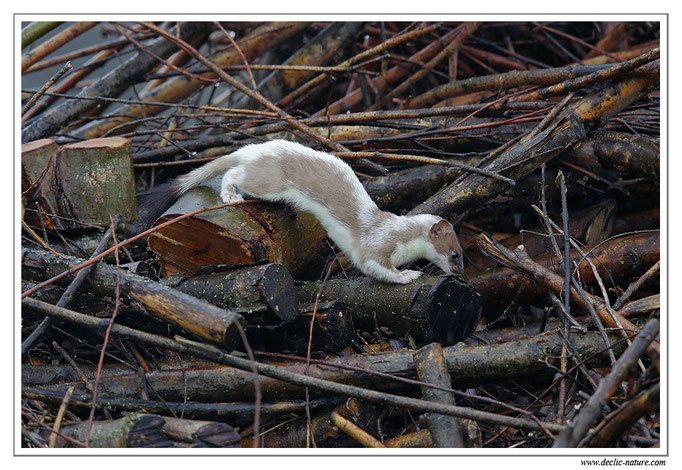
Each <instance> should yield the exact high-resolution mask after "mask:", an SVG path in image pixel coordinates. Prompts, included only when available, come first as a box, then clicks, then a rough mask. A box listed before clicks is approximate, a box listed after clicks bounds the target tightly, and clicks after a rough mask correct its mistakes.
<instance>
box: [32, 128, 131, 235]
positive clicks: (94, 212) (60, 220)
mask: <svg viewBox="0 0 682 470" xmlns="http://www.w3.org/2000/svg"><path fill="white" fill-rule="evenodd" d="M29 189H31V191H30V194H29V196H30V197H32V198H33V200H35V202H36V203H37V204H38V206H39V207H40V210H41V211H42V213H43V223H44V224H45V226H46V227H49V228H56V229H69V228H82V227H83V226H89V225H98V226H101V227H108V226H109V225H110V224H111V219H110V217H113V216H115V215H116V214H120V215H121V217H122V221H124V222H131V221H133V220H136V219H137V199H136V197H135V178H134V174H133V166H132V153H131V149H130V141H129V140H128V139H124V138H122V137H111V138H105V139H93V140H88V141H83V142H78V143H75V144H68V145H65V146H63V147H61V148H58V147H57V145H56V144H55V143H54V141H53V140H51V139H41V140H37V141H33V142H30V143H27V144H24V145H23V146H22V191H24V192H25V191H27V190H29ZM30 209H32V208H31V207H30V206H29V211H28V214H29V216H30V217H29V221H31V222H32V223H33V224H37V223H39V222H37V221H38V220H39V219H38V214H36V213H35V212H33V211H31V210H30Z"/></svg>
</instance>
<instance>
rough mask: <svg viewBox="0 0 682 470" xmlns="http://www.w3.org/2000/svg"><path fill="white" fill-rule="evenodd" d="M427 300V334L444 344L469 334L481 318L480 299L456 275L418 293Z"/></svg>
mask: <svg viewBox="0 0 682 470" xmlns="http://www.w3.org/2000/svg"><path fill="white" fill-rule="evenodd" d="M422 296H424V300H426V301H428V320H429V321H428V331H427V337H429V338H432V339H433V340H434V341H438V342H439V343H441V344H443V345H451V344H455V343H457V342H459V341H463V340H464V338H466V337H467V336H469V334H471V332H472V331H474V328H476V325H477V324H478V321H479V320H480V319H481V301H480V296H479V294H478V293H477V292H476V290H475V289H474V288H473V287H471V286H470V285H469V284H467V283H466V282H464V281H462V280H461V279H459V278H456V277H447V278H445V280H444V281H443V282H442V283H441V284H438V285H436V286H434V287H433V288H432V289H431V290H429V291H426V290H425V291H424V292H421V291H420V294H418V298H417V299H416V301H415V303H414V304H413V310H414V307H415V306H418V305H420V303H421V300H420V298H421V297H422Z"/></svg>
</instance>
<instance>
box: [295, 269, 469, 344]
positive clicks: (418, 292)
mask: <svg viewBox="0 0 682 470" xmlns="http://www.w3.org/2000/svg"><path fill="white" fill-rule="evenodd" d="M319 290H320V283H319V282H302V283H300V285H299V299H300V301H301V302H302V303H309V302H314V301H315V296H316V295H317V292H318V291H319ZM320 300H321V301H327V300H340V301H342V302H344V303H345V304H346V305H347V306H348V308H349V309H350V311H351V312H352V314H353V324H354V325H355V327H356V328H357V329H360V330H364V331H374V330H375V328H376V327H379V328H381V329H382V331H383V332H384V333H386V334H390V335H394V336H396V337H400V336H405V335H407V334H409V335H410V336H412V337H413V338H414V339H415V340H417V341H418V342H426V341H439V342H442V343H443V344H448V345H449V344H454V343H456V342H457V341H461V340H462V339H464V338H466V337H467V336H468V335H469V333H471V332H472V331H473V329H474V328H475V327H476V325H477V324H478V320H479V318H480V316H481V307H480V302H479V298H478V294H477V293H476V291H475V290H474V289H473V288H472V287H471V286H469V285H468V284H467V283H466V282H464V281H463V280H461V279H459V278H456V277H453V276H448V277H436V276H422V277H420V278H419V279H417V280H416V281H414V282H411V283H409V284H405V285H401V284H387V283H383V282H377V281H375V280H373V279H371V278H368V277H364V276H363V277H358V278H354V279H348V280H343V279H330V280H328V281H327V282H326V283H325V285H324V287H323V289H322V295H321V296H320Z"/></svg>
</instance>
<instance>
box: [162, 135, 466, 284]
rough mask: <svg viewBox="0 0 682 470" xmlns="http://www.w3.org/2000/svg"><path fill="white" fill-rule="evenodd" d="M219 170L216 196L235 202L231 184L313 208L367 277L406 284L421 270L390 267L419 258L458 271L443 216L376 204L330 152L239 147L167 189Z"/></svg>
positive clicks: (458, 253) (179, 190)
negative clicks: (407, 212) (404, 211)
mask: <svg viewBox="0 0 682 470" xmlns="http://www.w3.org/2000/svg"><path fill="white" fill-rule="evenodd" d="M222 173H224V175H223V179H222V184H221V190H220V197H221V198H222V200H223V201H224V202H237V201H242V200H243V198H242V196H241V195H240V194H239V193H237V190H239V191H241V192H242V193H245V194H248V195H250V196H253V197H255V198H258V199H263V200H266V201H281V202H286V203H289V204H291V205H292V206H294V207H295V208H297V209H300V210H302V211H305V212H309V213H311V214H313V215H314V216H315V217H316V218H317V220H319V222H320V224H321V225H322V226H323V227H324V228H325V230H326V231H327V234H328V235H329V238H331V239H332V240H333V241H334V242H335V243H336V245H337V246H338V247H339V248H341V250H342V251H343V252H344V253H345V254H346V256H347V257H348V258H349V259H350V260H351V262H352V263H353V265H355V266H356V267H357V268H359V269H360V271H362V272H363V273H365V274H366V275H368V276H371V277H373V278H375V279H379V280H381V281H385V282H394V283H399V284H406V283H408V282H411V281H413V280H415V279H417V278H418V277H419V276H420V275H421V274H422V273H421V272H420V271H411V270H403V271H399V270H398V269H396V268H397V267H400V266H401V265H404V264H406V263H409V262H411V261H415V260H417V259H422V258H425V259H427V260H429V261H431V262H433V263H435V264H436V265H437V266H438V267H439V268H440V269H442V270H443V271H445V272H446V273H448V274H456V273H462V272H463V264H462V248H461V247H460V245H459V241H458V239H457V235H456V234H455V231H454V230H453V228H452V225H451V224H450V223H449V222H448V221H446V220H445V219H442V218H440V217H438V216H435V215H428V214H423V215H413V216H397V215H395V214H392V213H390V212H385V211H382V210H380V209H379V208H378V207H377V205H376V204H375V203H374V201H372V199H371V198H370V197H369V195H368V194H367V191H365V188H364V187H363V186H362V184H361V183H360V181H359V180H358V178H357V177H356V176H355V174H354V173H353V170H352V169H351V167H350V166H348V165H347V164H346V163H345V162H343V161H342V160H341V159H339V158H338V157H335V156H334V155H330V154H328V153H324V152H319V151H316V150H313V149H311V148H308V147H305V146H303V145H301V144H297V143H294V142H289V141H285V140H273V141H270V142H265V143H261V144H252V145H247V146H245V147H242V148H240V149H239V150H237V151H235V152H233V153H231V154H229V155H224V156H222V157H219V158H217V159H216V160H214V161H212V162H210V163H207V164H206V165H204V166H202V167H200V168H197V169H196V170H194V171H191V172H189V173H187V174H186V175H183V176H180V177H178V178H177V179H176V180H175V181H174V182H173V183H172V189H173V190H174V191H175V195H176V196H180V195H181V194H183V193H185V192H186V191H188V190H190V189H192V188H194V187H196V186H199V185H200V184H202V183H204V182H205V181H207V180H209V179H211V178H213V177H215V176H217V175H219V174H222Z"/></svg>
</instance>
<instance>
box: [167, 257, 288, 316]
mask: <svg viewBox="0 0 682 470" xmlns="http://www.w3.org/2000/svg"><path fill="white" fill-rule="evenodd" d="M164 284H165V285H167V286H169V287H172V288H174V289H176V290H179V291H180V292H184V293H186V294H189V295H191V296H193V297H197V298H199V299H204V300H206V301H208V302H210V303H212V304H213V305H216V306H218V307H220V308H224V309H227V310H231V311H234V312H237V313H239V314H241V315H242V316H243V317H244V320H245V321H246V322H248V323H253V324H257V325H262V326H265V325H268V324H269V325H277V324H280V323H282V322H284V323H286V322H289V321H291V320H293V319H294V318H296V316H297V315H298V293H297V291H296V287H295V286H294V279H293V278H292V277H291V274H289V272H288V271H287V270H286V268H285V267H284V266H282V265H281V264H272V263H271V264H266V265H262V266H254V267H248V268H242V269H237V270H233V271H228V272H224V273H211V274H203V275H199V276H193V277H185V276H183V275H178V276H172V277H169V278H166V279H165V280H164Z"/></svg>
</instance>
